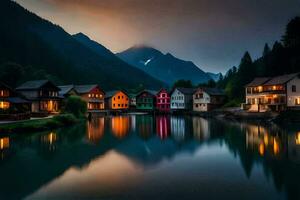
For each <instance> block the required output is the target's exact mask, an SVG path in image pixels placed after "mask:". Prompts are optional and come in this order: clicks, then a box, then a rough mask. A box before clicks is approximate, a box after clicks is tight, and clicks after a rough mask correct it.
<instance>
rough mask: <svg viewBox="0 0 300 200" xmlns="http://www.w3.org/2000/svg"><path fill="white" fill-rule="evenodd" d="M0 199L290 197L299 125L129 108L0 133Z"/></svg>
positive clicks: (296, 191)
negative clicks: (130, 111) (49, 127)
mask: <svg viewBox="0 0 300 200" xmlns="http://www.w3.org/2000/svg"><path fill="white" fill-rule="evenodd" d="M0 174H1V176H0V177H1V182H0V199H8V200H10V199H13V200H14V199H55V200H56V199H137V200H141V199H173V200H174V199H251V200H252V199H272V200H274V199H298V200H299V199H300V126H297V125H295V126H294V127H293V126H288V127H279V126H277V125H274V124H273V125H263V124H257V123H240V122H233V121H226V120H216V119H204V118H201V117H183V116H155V117H154V116H149V115H129V116H116V117H99V118H97V119H93V120H92V121H91V122H87V123H83V124H78V125H76V126H72V127H67V128H63V129H60V130H56V131H49V132H43V133H32V134H19V135H15V134H12V135H1V136H0Z"/></svg>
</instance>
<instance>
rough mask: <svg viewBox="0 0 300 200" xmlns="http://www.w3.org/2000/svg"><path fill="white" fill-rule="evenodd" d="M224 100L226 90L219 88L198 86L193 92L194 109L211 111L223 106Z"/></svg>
mask: <svg viewBox="0 0 300 200" xmlns="http://www.w3.org/2000/svg"><path fill="white" fill-rule="evenodd" d="M224 101H225V92H224V90H222V89H218V88H198V89H197V90H196V91H195V92H194V94H193V111H196V112H207V111H211V110H213V109H216V108H218V107H220V106H222V105H223V104H224Z"/></svg>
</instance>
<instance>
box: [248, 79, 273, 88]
mask: <svg viewBox="0 0 300 200" xmlns="http://www.w3.org/2000/svg"><path fill="white" fill-rule="evenodd" d="M270 79H271V78H270V77H258V78H254V79H253V81H251V82H250V83H248V84H247V85H246V87H256V86H260V85H263V84H264V83H266V82H267V81H269V80H270Z"/></svg>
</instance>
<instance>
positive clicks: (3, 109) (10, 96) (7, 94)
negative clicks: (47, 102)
mask: <svg viewBox="0 0 300 200" xmlns="http://www.w3.org/2000/svg"><path fill="white" fill-rule="evenodd" d="M30 108H31V103H30V101H27V100H26V99H24V98H22V97H20V96H19V95H18V94H17V93H16V92H15V91H14V90H13V89H12V88H10V87H9V86H7V85H6V84H4V83H1V82H0V115H1V116H0V119H4V120H9V119H13V118H15V117H12V116H10V115H11V114H21V113H29V115H27V116H22V117H21V118H22V119H24V117H25V118H29V117H30ZM16 117H17V118H20V116H16Z"/></svg>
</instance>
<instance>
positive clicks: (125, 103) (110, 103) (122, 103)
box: [105, 90, 130, 110]
mask: <svg viewBox="0 0 300 200" xmlns="http://www.w3.org/2000/svg"><path fill="white" fill-rule="evenodd" d="M129 103H130V102H129V97H128V95H127V93H126V92H124V91H122V90H116V91H109V92H106V94H105V107H106V109H111V110H126V109H128V108H129Z"/></svg>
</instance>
